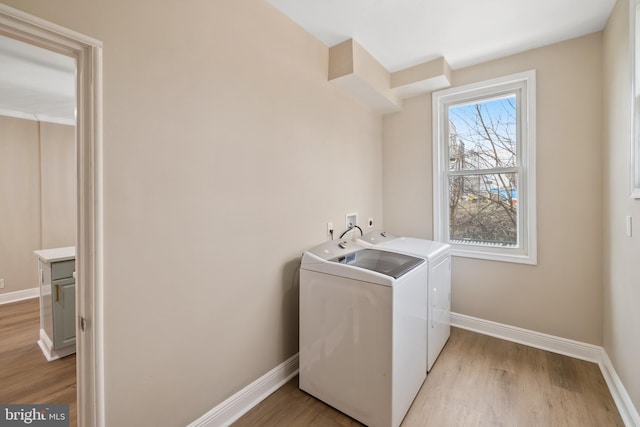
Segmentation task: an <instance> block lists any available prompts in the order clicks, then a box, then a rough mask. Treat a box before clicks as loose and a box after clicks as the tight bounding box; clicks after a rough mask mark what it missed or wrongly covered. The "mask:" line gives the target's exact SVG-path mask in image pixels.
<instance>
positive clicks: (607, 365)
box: [451, 313, 640, 427]
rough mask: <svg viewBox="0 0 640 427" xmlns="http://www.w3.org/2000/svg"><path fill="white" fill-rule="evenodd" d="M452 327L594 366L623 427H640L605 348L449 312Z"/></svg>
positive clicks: (627, 395) (636, 412) (636, 415)
mask: <svg viewBox="0 0 640 427" xmlns="http://www.w3.org/2000/svg"><path fill="white" fill-rule="evenodd" d="M451 326H455V327H458V328H461V329H468V330H470V331H474V332H478V333H480V334H484V335H489V336H492V337H496V338H500V339H503V340H506V341H512V342H516V343H519V344H524V345H527V346H529V347H534V348H539V349H541V350H546V351H550V352H552V353H558V354H563V355H565V356H570V357H573V358H576V359H580V360H586V361H589V362H593V363H597V364H598V366H599V367H600V371H601V372H602V376H603V377H604V379H605V381H606V383H607V386H608V387H609V391H610V392H611V396H612V397H613V400H614V402H615V404H616V406H617V407H618V411H619V412H620V416H621V417H622V420H623V421H624V424H625V426H627V427H640V415H638V411H637V409H636V408H635V406H634V405H633V402H632V401H631V398H630V397H629V394H628V393H627V390H626V389H625V388H624V385H623V384H622V381H620V378H619V377H618V374H617V373H616V371H615V369H614V367H613V365H612V363H611V360H609V356H608V355H607V352H606V351H605V350H604V348H602V347H600V346H596V345H593V344H587V343H583V342H580V341H574V340H570V339H567V338H560V337H556V336H553V335H547V334H543V333H541V332H535V331H531V330H528V329H522V328H518V327H515V326H509V325H504V324H502V323H496V322H492V321H489V320H483V319H478V318H476V317H471V316H465V315H464V314H458V313H451Z"/></svg>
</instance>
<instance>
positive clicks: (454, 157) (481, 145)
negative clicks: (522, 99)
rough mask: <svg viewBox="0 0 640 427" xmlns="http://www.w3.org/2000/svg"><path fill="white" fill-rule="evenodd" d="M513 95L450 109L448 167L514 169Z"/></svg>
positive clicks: (515, 147) (514, 128)
mask: <svg viewBox="0 0 640 427" xmlns="http://www.w3.org/2000/svg"><path fill="white" fill-rule="evenodd" d="M516 135H517V132H516V95H515V94H512V95H510V96H507V97H503V98H497V99H491V100H487V101H479V102H476V103H471V104H460V105H454V106H451V107H449V168H450V170H458V171H459V170H478V169H493V168H503V167H513V166H517V157H516V149H517V144H516Z"/></svg>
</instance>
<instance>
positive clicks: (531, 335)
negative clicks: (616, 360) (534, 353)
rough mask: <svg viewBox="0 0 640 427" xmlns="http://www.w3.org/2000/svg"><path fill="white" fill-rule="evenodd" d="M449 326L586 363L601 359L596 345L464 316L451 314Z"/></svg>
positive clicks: (600, 348) (596, 361)
mask: <svg viewBox="0 0 640 427" xmlns="http://www.w3.org/2000/svg"><path fill="white" fill-rule="evenodd" d="M451 326H456V327H458V328H462V329H468V330H470V331H474V332H478V333H481V334H483V335H489V336H492V337H496V338H501V339H503V340H507V341H512V342H516V343H519V344H524V345H528V346H529V347H535V348H539V349H541V350H547V351H550V352H552V353H558V354H564V355H565V356H570V357H574V358H576V359H580V360H586V361H588V362H593V363H599V362H600V360H601V359H602V357H601V354H602V347H598V346H596V345H592V344H587V343H583V342H580V341H573V340H570V339H567V338H560V337H556V336H553V335H547V334H543V333H541V332H535V331H531V330H528V329H522V328H518V327H515V326H509V325H504V324H502V323H496V322H492V321H490V320H483V319H478V318H476V317H471V316H465V315H464V314H458V313H451Z"/></svg>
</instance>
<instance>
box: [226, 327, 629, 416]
mask: <svg viewBox="0 0 640 427" xmlns="http://www.w3.org/2000/svg"><path fill="white" fill-rule="evenodd" d="M233 425H234V426H235V427H245V426H246V427H248V426H265V427H269V426H278V427H280V426H309V425H318V426H342V425H346V426H359V425H361V424H359V423H358V422H356V421H355V420H352V419H351V418H349V417H347V416H346V415H343V414H342V413H340V412H338V411H337V410H335V409H333V408H332V407H330V406H328V405H325V404H324V403H322V402H320V401H319V400H317V399H315V398H313V397H312V396H310V395H308V394H306V393H304V392H303V391H301V390H299V389H298V378H297V377H296V378H294V379H293V380H291V381H290V382H288V383H287V384H285V385H284V386H283V387H282V388H281V389H279V390H277V391H276V392H275V393H273V394H272V395H271V396H269V397H268V398H267V399H265V400H264V401H263V402H261V403H260V404H259V405H257V406H256V407H255V408H253V409H252V410H251V411H249V412H248V413H247V414H245V415H244V416H243V417H242V418H240V419H239V420H238V421H237V422H236V423H235V424H233ZM402 426H403V427H449V426H455V427H459V426H464V427H466V426H468V427H484V426H505V427H512V426H518V427H541V426H545V427H546V426H553V427H561V426H566V427H583V426H594V427H609V426H611V427H617V426H620V427H623V426H624V423H623V421H622V419H621V418H620V414H619V413H618V410H617V409H616V406H615V404H614V402H613V398H612V397H611V394H610V393H609V390H608V388H607V385H606V383H605V381H604V378H603V377H602V374H601V372H600V369H599V368H598V366H597V365H596V364H594V363H590V362H585V361H582V360H577V359H573V358H570V357H567V356H562V355H559V354H555V353H550V352H546V351H543V350H538V349H535V348H531V347H527V346H524V345H521V344H516V343H512V342H508V341H504V340H500V339H497V338H493V337H489V336H486V335H481V334H477V333H474V332H470V331H466V330H462V329H457V328H452V333H451V338H450V339H449V341H448V342H447V345H446V346H445V348H444V350H443V352H442V354H441V355H440V357H439V358H438V360H437V361H436V363H435V365H434V367H433V369H432V370H431V372H430V373H429V375H428V376H427V379H426V381H425V382H424V384H423V386H422V388H421V389H420V392H419V393H418V396H417V397H416V399H415V400H414V402H413V404H412V406H411V408H410V409H409V412H408V413H407V415H406V417H405V419H404V421H403V423H402Z"/></svg>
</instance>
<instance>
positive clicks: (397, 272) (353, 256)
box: [329, 249, 424, 279]
mask: <svg viewBox="0 0 640 427" xmlns="http://www.w3.org/2000/svg"><path fill="white" fill-rule="evenodd" d="M329 261H330V262H337V263H340V264H347V265H352V266H354V267H360V268H364V269H365V270H371V271H375V272H377V273H381V274H384V275H387V276H390V277H393V278H394V279H397V278H399V277H401V276H402V275H404V274H406V273H408V272H409V271H411V270H412V269H414V268H415V267H417V266H418V265H420V264H422V263H423V262H424V259H422V258H416V257H413V256H409V255H403V254H400V253H397V252H387V251H381V250H376V249H361V250H359V251H356V252H352V253H349V254H346V255H340V256H338V257H336V258H332V259H330V260H329Z"/></svg>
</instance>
